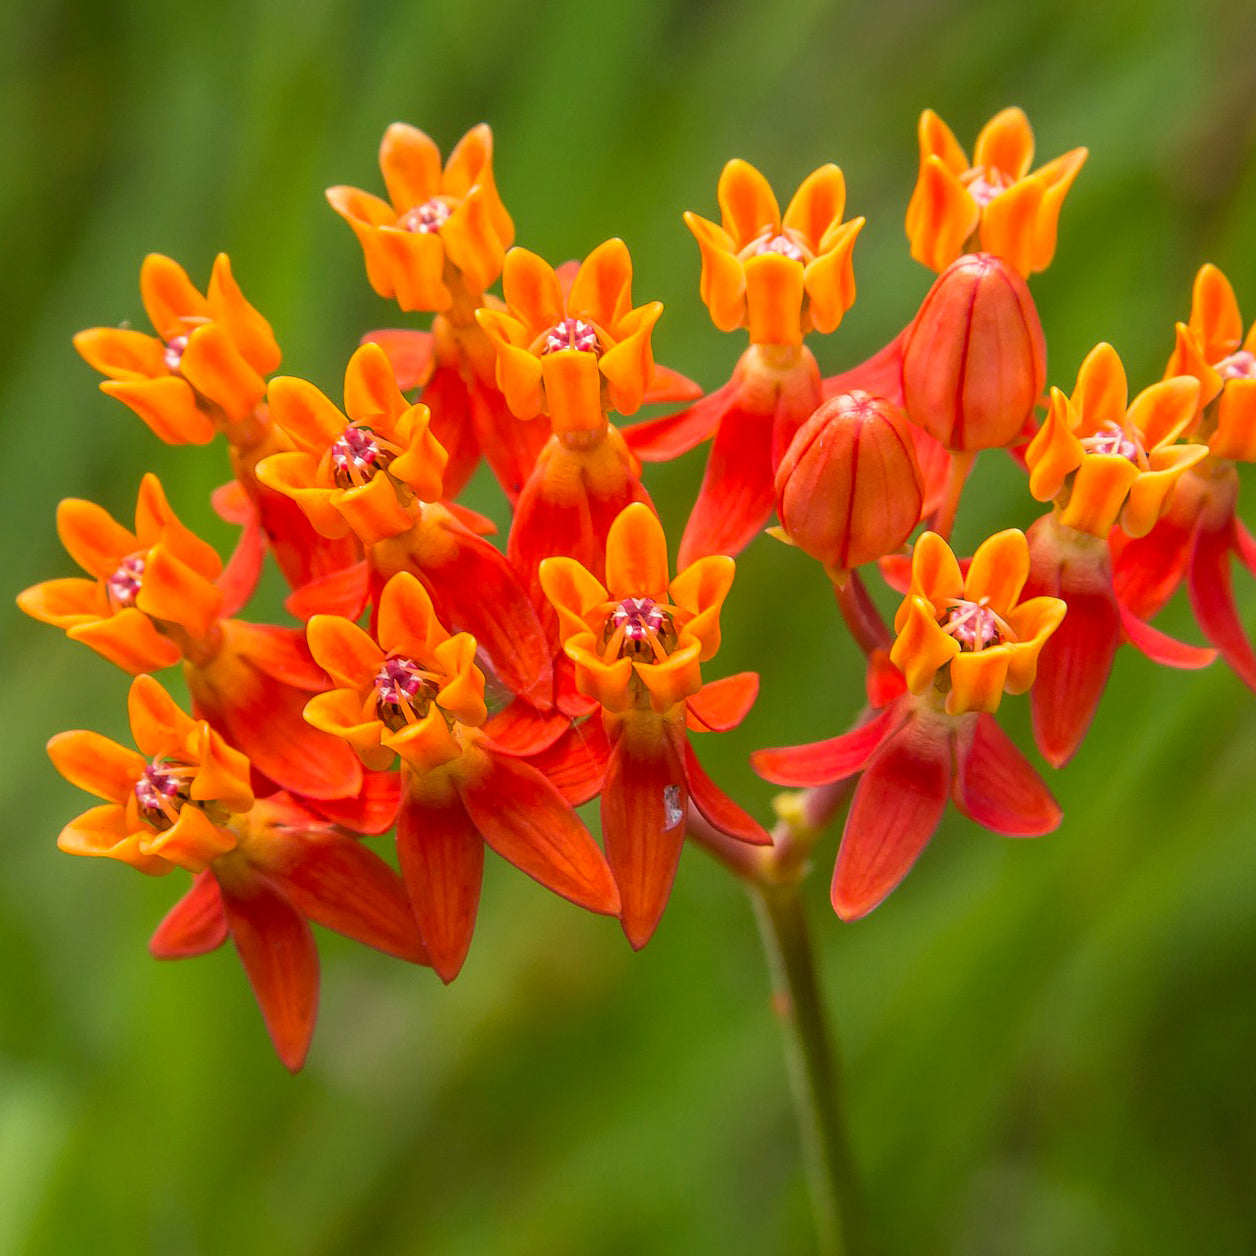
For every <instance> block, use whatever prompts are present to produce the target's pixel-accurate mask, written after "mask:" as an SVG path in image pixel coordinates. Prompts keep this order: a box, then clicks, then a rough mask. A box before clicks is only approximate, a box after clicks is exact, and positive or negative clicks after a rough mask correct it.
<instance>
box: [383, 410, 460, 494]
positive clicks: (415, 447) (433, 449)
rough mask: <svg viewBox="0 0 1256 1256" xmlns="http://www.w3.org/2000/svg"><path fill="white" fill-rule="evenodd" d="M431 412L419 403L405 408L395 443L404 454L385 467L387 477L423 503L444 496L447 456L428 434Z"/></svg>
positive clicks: (398, 424)
mask: <svg viewBox="0 0 1256 1256" xmlns="http://www.w3.org/2000/svg"><path fill="white" fill-rule="evenodd" d="M431 420H432V415H431V411H429V410H428V408H427V406H425V405H423V404H421V403H420V404H419V405H416V406H411V407H410V408H409V409H407V410H406V411H405V412H404V413H403V414H402V415H401V417H400V418H399V419H398V421H397V432H398V435H399V440H398V442H397V443H398V444H400V445H402V446H403V452H402V453H400V454H398V455H397V457H396V458H394V459H393V461H392V462H391V463H389V465H388V474H389V475H390V476H392V478H393V479H395V480H401V481H402V482H403V483H405V484H408V485H409V486H410V487H411V488H412V489H413V490H414V495H415V496H416V497H417V498H418V499H419V500H420V501H425V502H435V501H439V500H440V499H441V497H443V496H444V484H445V468H446V466H447V465H448V464H449V454H448V453H447V452H446V450H445V446H444V445H442V444H441V443H440V441H438V440H437V439H436V437H435V436H434V435H433V434H432V431H431Z"/></svg>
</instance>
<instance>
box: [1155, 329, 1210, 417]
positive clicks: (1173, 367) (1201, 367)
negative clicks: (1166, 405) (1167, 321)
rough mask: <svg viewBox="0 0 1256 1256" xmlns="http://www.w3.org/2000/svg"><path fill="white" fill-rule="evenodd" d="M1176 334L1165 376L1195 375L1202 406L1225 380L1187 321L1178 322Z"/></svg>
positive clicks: (1168, 377) (1169, 377) (1166, 377)
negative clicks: (1210, 360) (1209, 359)
mask: <svg viewBox="0 0 1256 1256" xmlns="http://www.w3.org/2000/svg"><path fill="white" fill-rule="evenodd" d="M1174 335H1175V339H1174V344H1173V352H1172V354H1171V355H1170V356H1169V362H1168V365H1167V366H1166V367H1165V368H1164V378H1165V379H1172V378H1173V377H1174V376H1175V375H1193V376H1194V377H1195V378H1196V379H1197V380H1199V403H1200V406H1201V408H1202V407H1203V406H1206V405H1207V404H1208V403H1209V402H1210V401H1211V400H1212V399H1213V398H1214V397H1215V396H1216V395H1217V394H1218V393H1219V392H1220V391H1221V386H1222V384H1224V383H1225V381H1224V380H1223V379H1222V378H1221V372H1220V371H1218V370H1217V369H1216V368H1215V367H1214V366H1213V365H1212V363H1210V362H1209V361H1208V358H1207V356H1206V355H1205V353H1204V346H1203V343H1202V342H1201V340H1200V338H1199V336H1198V334H1197V333H1196V332H1193V331H1192V330H1191V329H1190V328H1189V327H1187V325H1186V324H1185V323H1178V324H1177V325H1176V327H1175V328H1174Z"/></svg>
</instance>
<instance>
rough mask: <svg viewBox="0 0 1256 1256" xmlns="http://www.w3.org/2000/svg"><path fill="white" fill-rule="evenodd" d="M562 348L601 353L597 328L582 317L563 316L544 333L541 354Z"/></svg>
mask: <svg viewBox="0 0 1256 1256" xmlns="http://www.w3.org/2000/svg"><path fill="white" fill-rule="evenodd" d="M562 349H579V350H580V352H581V353H601V352H602V342H601V340H599V339H598V334H597V328H596V327H594V326H593V324H592V323H586V322H585V321H584V319H582V318H565V319H563V321H562V322H561V323H559V324H558V325H557V326H556V327H551V328H550V329H549V331H548V332H546V334H545V343H544V344H543V345H542V346H541V352H542V354H545V353H558V352H559V351H560V350H562Z"/></svg>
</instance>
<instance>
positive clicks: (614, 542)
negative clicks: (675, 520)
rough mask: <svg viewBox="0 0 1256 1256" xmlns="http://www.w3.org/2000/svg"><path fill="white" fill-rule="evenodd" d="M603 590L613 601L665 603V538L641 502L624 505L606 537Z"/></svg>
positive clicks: (650, 513)
mask: <svg viewBox="0 0 1256 1256" xmlns="http://www.w3.org/2000/svg"><path fill="white" fill-rule="evenodd" d="M606 587H607V589H609V591H610V596H611V597H613V598H615V599H617V600H618V599H620V598H626V597H648V598H652V599H653V600H654V601H656V602H662V601H664V600H665V596H666V591H667V537H666V536H665V535H664V534H663V525H662V524H661V523H660V522H659V520H658V516H657V515H656V514H655V513H654V511H653V510H651V509H650V507H649V506H647V505H646V504H645V503H644V502H633V503H632V504H631V505H630V506H625V507H624V509H623V510H621V511H620V512H619V514H618V515H616V517H615V521H614V523H612V524H611V526H610V530H609V531H608V532H607V534H606Z"/></svg>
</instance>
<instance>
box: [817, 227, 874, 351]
mask: <svg viewBox="0 0 1256 1256" xmlns="http://www.w3.org/2000/svg"><path fill="white" fill-rule="evenodd" d="M863 225H864V219H862V218H852V219H851V220H850V222H847V223H843V224H842V227H841V229H840V230H839V231H838V232H837V233H831V234H830V235H829V236H827V237H826V243H825V251H824V252H823V253H821V254H820V256H819V257H817V258H816V259H815V261H813V262H809V263H808V264H807V265H806V266H805V267H804V268H803V288H804V290H805V291H806V294H807V316H808V320H809V322H810V324H811V326H812V327H813V328H815V330H816V331H818V332H820V333H821V334H822V335H827V334H828V333H829V332H831V331H835V330H836V329H837V326H838V324H839V323H840V322H841V321H842V316H843V315H844V314H845V313H846V311H847V310H848V309H850V307H851V306H852V305H854V304H855V268H854V264H853V262H852V260H851V254H852V251H853V250H854V247H855V239H856V237H857V236H858V235H859V232H860V231H861V230H862V228H863Z"/></svg>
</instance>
